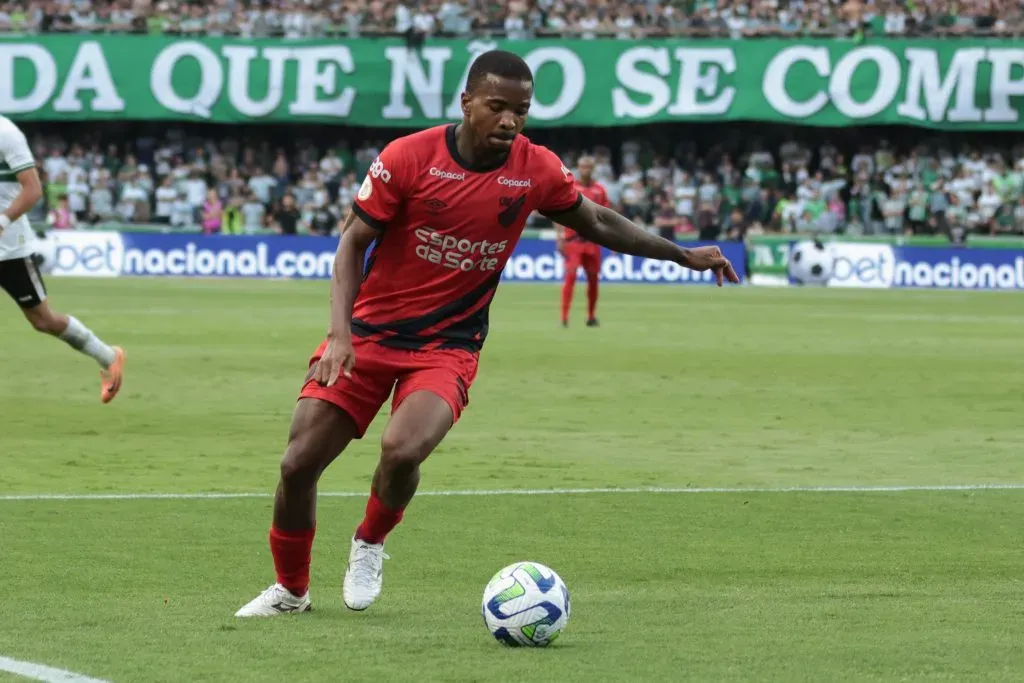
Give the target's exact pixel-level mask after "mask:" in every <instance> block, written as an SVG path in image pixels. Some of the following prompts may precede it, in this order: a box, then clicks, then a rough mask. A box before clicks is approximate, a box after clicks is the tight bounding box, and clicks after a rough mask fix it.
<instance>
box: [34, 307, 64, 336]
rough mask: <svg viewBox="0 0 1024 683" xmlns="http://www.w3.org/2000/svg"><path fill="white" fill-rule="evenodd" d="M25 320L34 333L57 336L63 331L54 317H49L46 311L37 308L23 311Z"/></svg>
mask: <svg viewBox="0 0 1024 683" xmlns="http://www.w3.org/2000/svg"><path fill="white" fill-rule="evenodd" d="M25 318H26V319H27V320H28V323H29V325H31V326H32V329H34V330H35V331H36V332H42V333H43V334H53V335H58V334H60V333H61V332H62V331H63V330H61V329H59V328H60V325H59V323H60V321H59V320H58V319H57V317H56V316H54V315H51V314H50V313H49V312H48V311H46V310H45V309H43V308H42V307H39V308H30V309H29V310H27V311H25Z"/></svg>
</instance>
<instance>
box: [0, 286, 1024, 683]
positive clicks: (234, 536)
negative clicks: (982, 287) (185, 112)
mask: <svg viewBox="0 0 1024 683" xmlns="http://www.w3.org/2000/svg"><path fill="white" fill-rule="evenodd" d="M50 284H51V294H52V299H53V304H54V306H55V307H56V308H58V309H60V310H66V311H69V312H73V313H74V314H75V315H77V316H78V317H80V318H81V319H82V320H83V321H84V322H85V323H86V324H87V325H89V326H91V327H92V328H93V329H94V330H96V331H97V332H98V333H99V334H100V335H101V336H103V337H104V338H108V339H109V340H110V341H115V342H118V343H123V344H125V346H126V347H127V348H128V350H129V366H128V372H129V374H128V377H127V384H126V386H125V388H124V390H123V393H122V395H121V396H120V397H118V399H117V401H116V402H115V403H114V404H113V405H111V406H101V405H100V404H99V400H98V395H97V394H98V386H97V377H96V374H95V370H94V366H93V365H92V364H91V361H88V360H87V359H83V358H81V357H80V356H78V355H77V354H75V353H73V352H71V351H70V350H68V349H65V348H62V346H61V344H60V343H59V342H55V341H52V340H46V339H43V338H41V337H39V336H37V335H34V334H33V333H31V332H30V331H28V328H27V327H26V326H24V323H23V321H21V320H20V318H19V317H17V312H16V311H15V310H14V309H13V308H9V309H8V314H7V315H6V316H5V317H4V318H3V319H2V320H0V335H2V338H3V339H4V341H5V351H6V358H7V360H6V362H5V367H4V376H5V384H6V385H7V387H8V388H9V389H8V391H5V392H3V395H2V396H0V414H3V415H4V420H5V422H6V425H7V429H6V430H5V438H4V456H5V457H4V458H3V459H0V495H3V494H18V493H25V494H33V493H116V492H128V493H139V492H199V491H224V492H267V493H268V494H269V492H270V491H271V490H272V488H273V485H274V483H275V479H276V468H277V462H278V459H279V456H280V452H281V450H282V448H283V445H284V437H285V433H286V430H287V423H288V418H289V415H290V412H291V409H292V407H293V405H294V398H295V394H296V392H297V390H298V386H299V383H300V382H301V379H302V377H303V376H304V374H305V369H306V358H307V357H308V354H309V353H310V352H311V351H312V350H313V348H315V346H316V344H317V343H318V342H319V340H320V337H321V335H322V333H323V330H324V328H325V325H326V319H327V306H326V297H327V290H326V285H325V284H324V283H284V282H213V281H155V280H131V281H127V280H121V281H88V280H54V281H52V282H51V283H50ZM582 294H583V292H582V291H580V292H579V298H580V299H582ZM582 303H583V301H578V302H577V309H576V316H575V318H574V320H573V323H574V325H573V327H571V328H570V329H569V330H563V329H561V328H560V326H559V325H558V319H557V318H558V316H557V306H558V297H557V289H556V288H554V287H548V286H531V285H511V286H510V285H505V286H503V288H502V290H501V291H500V292H499V294H498V297H497V299H496V301H495V304H494V307H493V310H492V316H491V317H492V336H491V338H490V339H489V341H488V345H487V349H486V351H485V353H484V356H483V361H482V364H481V371H480V376H479V377H478V380H477V384H476V385H475V386H474V388H473V390H472V392H471V395H472V401H471V404H470V407H469V409H468V410H467V412H466V414H465V416H464V418H463V420H462V422H460V424H459V425H458V426H457V427H456V429H455V430H454V431H453V433H452V434H451V435H450V436H449V438H448V439H447V440H446V441H445V443H444V444H442V446H441V448H440V449H439V450H438V452H437V453H436V454H435V455H434V456H433V457H432V458H431V459H430V460H429V461H428V462H427V464H426V465H425V467H424V480H423V488H424V489H425V490H427V489H430V490H468V489H495V488H552V487H573V488H591V487H608V486H611V487H622V486H673V487H674V486H683V487H685V486H697V487H714V486H727V487H731V486H740V487H780V486H782V487H784V486H818V485H849V486H871V485H901V484H910V485H920V484H938V485H943V484H970V483H1000V482H1004V483H1005V482H1013V483H1018V482H1024V461H1022V459H1021V458H1020V457H1019V455H1020V453H1021V452H1022V450H1024V427H1022V426H1021V421H1020V417H1019V415H1020V386H1021V385H1022V383H1024V357H1022V356H1021V354H1020V352H1019V351H1020V339H1021V333H1022V332H1024V315H1022V314H1024V299H1021V298H1019V297H1016V296H1014V295H1001V294H993V295H988V294H966V293H965V294H959V293H950V292H943V293H924V292H922V293H913V292H881V293H870V292H839V291H821V290H818V291H799V290H795V291H794V290H754V289H740V288H733V289H726V290H711V289H704V288H690V287H679V288H668V287H642V286H639V287H628V286H623V287H618V288H605V289H604V290H602V301H601V309H600V311H599V312H600V314H601V317H602V322H603V323H604V326H603V327H602V328H600V329H596V330H595V329H588V328H585V327H584V326H583V325H582V322H583V315H582V309H581V305H582ZM383 418H384V415H381V416H379V417H378V420H377V422H375V424H374V426H373V428H372V429H371V432H370V433H369V434H368V435H367V438H366V439H365V440H364V441H362V442H358V443H356V444H355V445H354V446H353V447H352V448H351V449H350V450H349V452H347V453H346V454H345V455H344V456H343V457H342V458H341V459H339V460H338V461H337V462H336V463H335V465H334V466H332V468H331V469H330V470H329V471H328V472H327V474H326V475H325V477H324V479H323V481H322V484H321V489H322V490H324V491H355V492H364V491H366V489H367V486H368V480H369V476H370V474H371V473H372V470H373V466H374V464H375V460H376V457H377V439H378V437H379V434H380V430H381V428H382V427H383V424H384V419H383ZM1022 501H1024V491H982V492H910V493H828V494H823V493H746V494H700V495H686V494H587V495H559V496H544V497H540V496H536V497H534V496H478V497H459V498H456V497H451V498H442V497H424V498H420V499H417V500H416V501H414V503H413V505H412V507H411V508H410V510H409V513H408V515H407V518H406V521H405V522H403V524H402V525H401V527H399V529H398V530H397V531H396V532H395V534H394V535H393V536H392V538H391V539H390V540H389V542H388V551H389V553H390V554H392V556H393V557H394V559H393V560H391V561H390V562H387V563H386V564H385V581H384V593H383V595H382V597H381V599H380V601H379V602H378V603H377V604H375V605H374V606H373V607H372V608H371V610H369V611H368V612H366V613H362V614H355V613H350V612H347V611H345V610H344V608H342V607H341V604H340V582H341V576H342V573H343V571H344V563H345V559H346V557H347V552H348V537H349V535H350V534H351V531H352V529H353V528H354V526H355V524H356V523H357V522H358V520H359V518H360V515H361V511H362V505H363V500H362V499H361V498H328V499H324V500H323V501H322V502H321V505H320V521H319V532H318V539H317V543H316V546H315V547H314V558H313V577H312V578H313V585H312V590H313V599H314V609H315V612H314V613H313V614H310V615H303V616H299V617H295V618H293V617H281V618H277V619H273V620H268V621H258V622H248V621H246V622H243V621H240V620H235V619H233V618H232V617H231V614H233V612H234V610H235V609H237V608H238V607H239V606H240V605H241V604H243V603H244V602H246V601H247V600H249V599H250V598H251V597H253V596H254V595H255V594H256V593H257V592H258V591H259V590H260V589H262V588H264V587H265V586H266V585H267V584H268V583H269V582H270V581H271V580H272V573H271V563H270V557H269V551H268V550H267V544H266V530H267V526H268V524H269V518H270V499H269V495H268V497H267V498H259V499H240V500H161V501H152V500H144V501H0V547H2V548H3V552H4V554H3V556H4V570H5V578H6V581H7V586H8V590H9V598H11V597H14V598H16V600H11V599H8V600H7V601H5V607H4V608H2V609H0V615H2V616H3V621H2V623H4V624H6V626H7V627H6V628H3V629H0V655H5V656H8V657H13V658H16V659H23V660H31V661H36V662H40V663H44V664H48V665H50V666H59V667H65V668H68V669H71V670H74V671H80V672H83V673H86V674H88V675H92V676H96V677H100V678H107V679H111V680H115V681H122V680H123V681H129V680H152V681H157V680H166V681H177V680H240V681H241V680H245V681H253V680H280V679H282V678H284V677H285V676H288V675H291V676H295V677H297V678H299V679H302V680H335V679H337V678H339V677H344V678H346V679H352V680H364V679H368V678H370V677H371V676H374V677H378V678H380V677H383V678H384V679H385V680H394V681H399V680H414V679H415V680H444V681H495V680H502V681H504V680H528V679H531V678H541V677H543V678H545V679H553V680H622V679H626V678H635V679H639V680H687V679H690V680H716V681H722V680H779V681H797V680H807V681H821V680H957V681H963V680H1019V672H1020V671H1021V669H1022V668H1024V652H1022V651H1021V649H1020V647H1019V642H1020V640H1019V634H1020V629H1019V624H1020V623H1021V620H1022V617H1024V602H1022V600H1021V597H1020V596H1021V592H1022V589H1024V581H1022V579H1021V578H1020V577H1021V560H1022V555H1021V550H1020V548H1021V541H1022V538H1021V532H1020V520H1019V510H1020V507H1021V503H1022ZM523 559H532V560H536V561H539V562H543V563H545V564H548V565H550V566H552V567H553V568H554V569H556V570H557V571H558V572H559V573H560V574H561V575H562V577H563V578H564V579H565V580H566V582H567V583H568V585H569V589H570V591H571V593H572V597H573V614H572V618H571V620H570V623H569V627H568V629H567V630H566V632H565V634H564V636H563V637H562V638H561V639H559V641H558V642H557V643H556V644H555V645H554V646H552V648H550V649H549V650H547V651H539V652H534V651H514V650H505V649H504V648H502V647H501V646H500V645H498V644H497V643H496V642H494V641H493V640H491V639H490V636H488V634H487V633H486V631H485V629H484V627H483V624H482V619H481V617H480V614H479V601H480V594H481V591H482V590H483V586H484V584H485V583H486V582H487V580H488V579H489V578H490V577H491V576H492V575H493V573H494V572H495V571H497V570H498V569H499V568H501V567H502V566H504V565H506V564H508V563H511V562H513V561H517V560H523Z"/></svg>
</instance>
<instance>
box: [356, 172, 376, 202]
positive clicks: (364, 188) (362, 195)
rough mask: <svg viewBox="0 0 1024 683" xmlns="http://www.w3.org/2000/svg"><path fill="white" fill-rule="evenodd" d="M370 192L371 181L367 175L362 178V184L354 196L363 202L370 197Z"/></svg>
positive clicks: (371, 187) (371, 192) (371, 189)
mask: <svg viewBox="0 0 1024 683" xmlns="http://www.w3.org/2000/svg"><path fill="white" fill-rule="evenodd" d="M371 194H373V181H372V180H370V176H369V175H367V176H366V177H365V178H363V184H362V185H360V186H359V193H358V194H357V195H356V198H357V199H358V200H359V201H361V202H365V201H366V200H367V199H369V198H370V195H371Z"/></svg>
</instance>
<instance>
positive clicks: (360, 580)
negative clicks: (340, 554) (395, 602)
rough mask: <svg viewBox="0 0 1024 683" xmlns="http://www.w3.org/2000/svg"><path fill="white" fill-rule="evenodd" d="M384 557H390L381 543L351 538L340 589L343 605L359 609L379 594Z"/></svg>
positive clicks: (367, 604)
mask: <svg viewBox="0 0 1024 683" xmlns="http://www.w3.org/2000/svg"><path fill="white" fill-rule="evenodd" d="M385 559H388V560H390V559H391V557H390V556H388V555H387V553H385V552H384V544H383V543H367V542H366V541H360V540H359V539H356V538H353V539H352V550H351V552H349V555H348V569H346V570H345V583H344V585H343V586H342V591H341V593H342V597H344V599H345V607H348V608H349V609H352V610H356V611H359V610H364V609H366V608H367V607H369V606H370V605H372V604H373V601H374V600H376V599H377V596H378V595H380V587H381V583H383V580H384V577H383V572H384V560H385Z"/></svg>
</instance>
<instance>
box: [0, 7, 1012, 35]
mask: <svg viewBox="0 0 1024 683" xmlns="http://www.w3.org/2000/svg"><path fill="white" fill-rule="evenodd" d="M0 32H16V33H37V32H39V33H62V32H79V33H81V32H84V33H105V32H121V33H128V32H131V33H148V34H171V35H186V36H194V35H211V36H242V37H261V36H281V37H284V38H291V39H297V38H310V37H319V36H347V37H355V36H359V35H382V34H383V35H405V36H406V37H408V38H409V39H410V40H414V41H419V40H423V39H425V38H427V37H430V36H449V37H469V36H507V37H509V38H513V39H526V38H531V37H535V36H544V35H549V36H566V35H568V36H577V37H582V38H599V37H609V38H620V39H630V38H642V37H645V36H663V35H704V36H722V37H731V38H756V37H763V36H797V35H811V36H815V35H820V36H835V35H840V36H855V35H872V36H884V35H890V36H891V35H940V36H941V35H964V34H984V35H1019V34H1021V33H1024V3H1022V2H1021V0H760V1H756V2H746V1H740V0H722V1H718V0H646V1H643V0H509V1H508V2H496V1H494V0H5V1H4V2H2V3H0Z"/></svg>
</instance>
